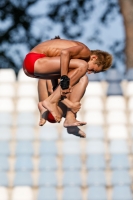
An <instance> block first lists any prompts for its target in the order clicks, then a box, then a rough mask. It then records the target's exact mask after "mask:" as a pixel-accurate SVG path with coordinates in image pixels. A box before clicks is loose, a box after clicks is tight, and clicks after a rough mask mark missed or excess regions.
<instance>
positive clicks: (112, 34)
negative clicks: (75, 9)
mask: <svg viewBox="0 0 133 200" xmlns="http://www.w3.org/2000/svg"><path fill="white" fill-rule="evenodd" d="M56 1H58V0H40V1H39V2H38V3H36V5H35V6H32V7H31V8H30V10H29V12H30V13H31V14H32V15H34V14H35V15H40V14H44V13H47V10H48V9H49V3H52V2H56ZM73 1H75V0H73ZM93 1H95V5H96V7H95V11H94V12H93V13H92V15H91V18H90V19H88V20H86V21H82V22H81V26H82V28H83V29H82V28H81V31H82V30H84V32H83V35H82V36H81V37H78V38H76V39H75V40H78V41H81V42H83V43H85V44H86V45H87V46H88V47H89V48H90V49H101V50H104V51H108V52H110V53H112V52H111V50H110V49H109V46H111V45H112V44H113V42H114V41H117V40H119V41H122V42H123V41H124V38H125V34H124V26H123V19H122V16H121V15H118V14H117V15H116V16H117V17H115V20H112V21H111V20H110V21H111V23H108V25H103V24H102V23H101V22H99V20H98V19H99V16H101V13H102V12H103V11H104V10H105V9H106V2H107V1H108V0H106V1H103V0H93ZM114 1H117V0H114ZM88 3H89V2H88ZM114 14H115V13H114ZM47 27H48V28H49V29H47ZM97 28H98V29H99V30H100V34H99V35H97V38H98V39H99V40H100V41H102V43H101V44H98V43H97V42H96V41H94V40H93V41H89V38H90V37H92V35H93V32H94V31H95V30H96V29H97ZM61 30H62V25H61V24H59V23H56V24H55V23H53V22H52V21H51V20H49V19H48V18H47V17H43V19H40V18H39V19H37V20H35V21H34V23H33V27H32V31H33V32H34V34H35V36H39V35H41V36H42V41H44V40H45V38H43V36H45V37H46V36H47V39H51V38H53V37H54V36H57V35H60V37H61V38H66V37H65V36H64V35H63V34H62V31H61ZM72 31H73V32H74V31H75V30H74V29H72ZM66 39H68V38H66ZM122 45H123V43H122ZM116 62H117V68H118V70H120V71H121V72H124V69H125V66H124V64H123V63H122V62H120V61H119V60H118V61H116Z"/></svg>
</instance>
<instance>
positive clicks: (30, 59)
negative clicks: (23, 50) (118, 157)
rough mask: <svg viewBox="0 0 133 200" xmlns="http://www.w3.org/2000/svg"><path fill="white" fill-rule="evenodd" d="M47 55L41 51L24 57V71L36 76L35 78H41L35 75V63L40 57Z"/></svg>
mask: <svg viewBox="0 0 133 200" xmlns="http://www.w3.org/2000/svg"><path fill="white" fill-rule="evenodd" d="M43 57H46V55H45V54H39V53H34V52H31V53H28V54H27V55H26V57H25V59H24V62H23V69H24V72H25V71H26V72H27V74H29V75H32V76H34V77H35V78H39V77H37V76H35V75H34V63H35V61H36V60H38V59H39V58H43Z"/></svg>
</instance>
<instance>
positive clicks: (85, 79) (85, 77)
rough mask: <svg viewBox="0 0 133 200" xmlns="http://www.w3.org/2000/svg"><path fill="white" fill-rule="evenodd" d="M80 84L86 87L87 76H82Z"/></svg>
mask: <svg viewBox="0 0 133 200" xmlns="http://www.w3.org/2000/svg"><path fill="white" fill-rule="evenodd" d="M80 82H81V83H82V84H84V85H86V87H87V85H88V83H89V79H88V76H87V75H84V76H83V77H82V78H81V79H80Z"/></svg>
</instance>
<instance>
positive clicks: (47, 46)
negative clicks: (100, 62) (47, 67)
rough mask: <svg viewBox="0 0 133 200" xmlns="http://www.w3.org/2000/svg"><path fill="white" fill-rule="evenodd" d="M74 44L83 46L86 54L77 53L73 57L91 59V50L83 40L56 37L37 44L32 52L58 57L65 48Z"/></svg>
mask: <svg viewBox="0 0 133 200" xmlns="http://www.w3.org/2000/svg"><path fill="white" fill-rule="evenodd" d="M74 46H82V47H83V48H84V49H85V53H84V55H83V54H82V56H80V55H76V56H74V57H73V58H80V59H83V60H86V59H89V56H90V50H89V48H88V47H87V46H86V45H84V44H83V43H81V42H77V41H72V40H64V39H55V40H48V41H45V42H42V43H40V44H38V45H37V46H35V47H34V48H33V49H32V50H31V52H35V53H42V54H45V55H46V56H47V57H57V56H60V55H61V51H62V50H63V49H67V48H71V47H74Z"/></svg>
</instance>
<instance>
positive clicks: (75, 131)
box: [67, 126, 86, 138]
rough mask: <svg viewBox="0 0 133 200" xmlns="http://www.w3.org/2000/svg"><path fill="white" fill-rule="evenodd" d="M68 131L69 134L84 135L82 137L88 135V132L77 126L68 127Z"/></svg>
mask: <svg viewBox="0 0 133 200" xmlns="http://www.w3.org/2000/svg"><path fill="white" fill-rule="evenodd" d="M67 132H68V133H69V134H73V135H75V136H78V137H82V138H85V137H86V134H85V133H84V132H83V131H82V130H81V129H79V128H78V127H77V126H71V127H68V128H67Z"/></svg>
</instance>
